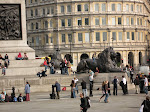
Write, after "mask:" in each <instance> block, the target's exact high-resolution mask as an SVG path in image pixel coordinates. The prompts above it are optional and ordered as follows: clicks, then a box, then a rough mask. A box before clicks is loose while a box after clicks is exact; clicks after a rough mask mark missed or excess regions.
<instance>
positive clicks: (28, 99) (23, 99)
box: [0, 82, 30, 102]
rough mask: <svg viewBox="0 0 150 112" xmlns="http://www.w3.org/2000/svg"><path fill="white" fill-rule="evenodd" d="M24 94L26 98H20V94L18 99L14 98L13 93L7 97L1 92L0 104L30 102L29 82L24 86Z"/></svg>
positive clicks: (4, 92)
mask: <svg viewBox="0 0 150 112" xmlns="http://www.w3.org/2000/svg"><path fill="white" fill-rule="evenodd" d="M25 94H26V96H22V94H21V93H20V94H19V95H18V97H16V96H15V93H11V96H9V95H8V94H7V93H6V91H5V90H3V91H2V93H1V94H0V102H23V101H30V95H29V94H30V84H29V82H26V85H25Z"/></svg>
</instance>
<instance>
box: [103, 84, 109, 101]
mask: <svg viewBox="0 0 150 112" xmlns="http://www.w3.org/2000/svg"><path fill="white" fill-rule="evenodd" d="M108 90H109V89H108V81H105V85H104V92H105V99H104V102H105V103H108V97H109V93H108Z"/></svg>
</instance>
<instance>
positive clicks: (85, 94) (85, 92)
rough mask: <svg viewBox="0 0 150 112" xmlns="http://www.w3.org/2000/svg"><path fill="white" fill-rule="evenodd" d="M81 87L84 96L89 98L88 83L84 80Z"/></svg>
mask: <svg viewBox="0 0 150 112" xmlns="http://www.w3.org/2000/svg"><path fill="white" fill-rule="evenodd" d="M81 86H82V92H83V94H84V97H86V96H87V89H86V82H85V81H84V80H83V79H82V82H81Z"/></svg>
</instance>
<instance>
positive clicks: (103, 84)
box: [99, 81, 105, 102]
mask: <svg viewBox="0 0 150 112" xmlns="http://www.w3.org/2000/svg"><path fill="white" fill-rule="evenodd" d="M104 86H105V81H103V83H102V93H103V95H102V96H101V97H100V99H99V102H100V101H101V99H102V98H103V97H104V96H105V91H104Z"/></svg>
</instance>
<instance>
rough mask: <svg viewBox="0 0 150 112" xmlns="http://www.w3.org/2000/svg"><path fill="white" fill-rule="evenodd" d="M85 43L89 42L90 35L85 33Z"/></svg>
mask: <svg viewBox="0 0 150 112" xmlns="http://www.w3.org/2000/svg"><path fill="white" fill-rule="evenodd" d="M85 42H90V34H89V33H85Z"/></svg>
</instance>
